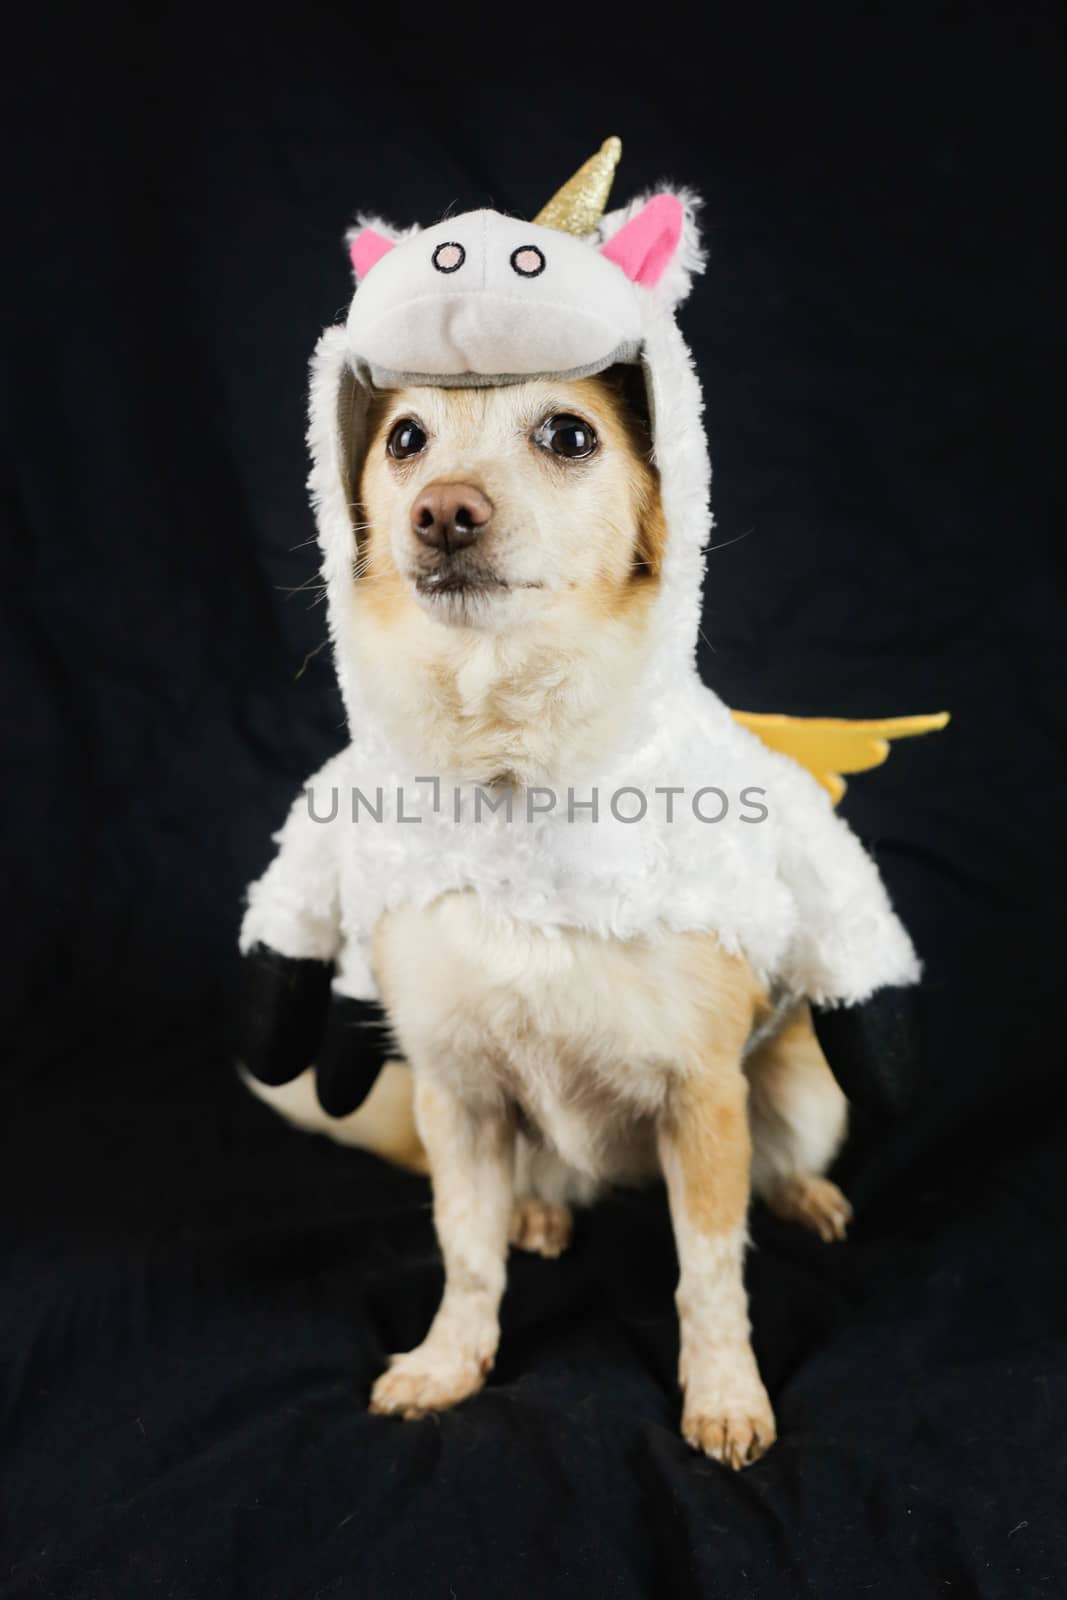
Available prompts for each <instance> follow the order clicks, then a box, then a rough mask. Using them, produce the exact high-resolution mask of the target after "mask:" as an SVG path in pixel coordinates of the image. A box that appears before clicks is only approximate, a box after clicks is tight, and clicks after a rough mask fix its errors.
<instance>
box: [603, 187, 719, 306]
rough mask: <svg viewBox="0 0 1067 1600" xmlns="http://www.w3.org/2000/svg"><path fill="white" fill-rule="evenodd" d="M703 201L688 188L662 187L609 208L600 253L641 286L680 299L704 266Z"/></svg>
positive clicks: (674, 302)
mask: <svg viewBox="0 0 1067 1600" xmlns="http://www.w3.org/2000/svg"><path fill="white" fill-rule="evenodd" d="M699 207H700V201H699V200H698V199H697V197H696V195H694V194H692V193H691V192H690V191H689V190H688V189H661V190H658V191H657V192H656V193H655V194H652V195H642V196H640V197H639V198H638V199H637V200H634V201H632V202H631V203H630V205H628V206H625V207H624V208H623V209H621V210H619V211H611V212H609V213H608V214H607V215H606V216H605V217H604V219H603V221H602V223H601V228H600V236H601V240H602V243H601V246H600V249H601V253H602V254H603V255H605V256H607V258H608V260H609V261H614V262H615V264H616V266H618V267H621V268H622V270H623V272H625V274H626V276H627V277H628V278H629V279H630V280H631V281H632V282H633V283H636V284H638V285H639V286H640V287H641V288H643V289H645V290H647V291H648V292H649V293H652V294H654V295H655V296H656V298H657V300H659V299H662V300H664V301H666V302H667V304H669V305H677V304H678V303H679V302H680V301H682V300H684V299H685V297H686V295H687V294H688V293H689V289H690V285H691V282H692V277H693V274H694V273H695V272H703V270H704V252H703V250H702V249H701V245H700V234H699V230H698V228H697V221H696V217H697V211H698V210H699Z"/></svg>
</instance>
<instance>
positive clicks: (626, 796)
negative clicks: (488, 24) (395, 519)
mask: <svg viewBox="0 0 1067 1600" xmlns="http://www.w3.org/2000/svg"><path fill="white" fill-rule="evenodd" d="M617 155H618V142H617V141H609V142H608V144H607V145H605V147H604V149H603V150H602V151H601V152H600V155H599V156H598V157H594V158H593V161H592V162H591V163H587V164H586V167H585V168H584V169H582V172H580V173H579V174H578V176H577V178H576V179H575V180H572V184H571V185H570V186H569V189H570V191H571V192H570V196H569V199H568V196H567V192H566V191H561V196H559V197H557V198H556V200H555V201H554V202H553V203H552V206H550V207H549V208H546V212H543V213H542V214H541V217H540V218H539V220H538V221H537V222H534V223H529V222H524V221H521V220H519V219H517V218H514V217H509V216H504V215H502V214H500V213H498V212H495V211H490V210H481V211H473V212H469V213H467V214H466V215H463V216H457V217H450V218H448V219H447V220H446V221H444V222H439V223H437V224H435V225H434V226H432V227H429V228H426V229H419V228H412V229H410V230H408V231H407V232H404V233H399V232H395V231H393V230H390V229H388V228H387V227H386V226H385V225H383V224H382V223H380V222H378V221H375V222H373V224H368V225H366V226H363V227H361V228H360V229H358V230H356V231H355V232H354V233H353V234H352V235H351V236H350V251H351V257H352V262H353V265H354V268H355V272H356V278H357V289H356V293H355V295H354V298H353V300H352V305H351V310H350V312H349V315H348V318H347V322H346V323H345V324H344V325H343V326H338V327H332V328H330V329H328V330H327V331H326V332H325V333H324V334H323V336H322V338H321V340H320V342H319V345H318V348H317V350H316V352H315V356H314V360H313V364H312V380H311V413H310V429H309V442H310V447H311V454H312V462H313V465H312V471H311V477H310V486H311V492H312V498H313V501H314V505H315V511H316V516H317V522H318V531H319V540H320V544H321V549H322V571H323V575H324V578H325V582H326V587H327V594H328V600H329V615H330V633H331V638H332V643H333V648H334V655H335V660H336V665H337V672H338V677H339V680H340V685H341V690H342V693H343V697H344V703H345V709H346V713H347V718H348V725H349V733H350V743H349V744H348V745H347V746H346V748H345V749H344V750H342V751H341V752H340V753H339V754H338V755H336V756H335V757H333V759H332V760H331V761H329V762H328V763H327V764H326V766H325V767H324V768H323V769H322V770H321V772H319V773H318V774H316V775H315V776H314V777H313V778H312V779H310V780H309V783H308V785H307V786H306V790H305V792H304V793H303V794H301V795H300V796H299V797H298V799H297V800H296V802H295V803H294V805H293V807H292V810H291V812H290V815H289V818H288V820H287V821H286V823H285V825H284V827H283V828H282V830H281V832H280V834H279V835H278V845H279V849H278V853H277V855H276V856H275V858H274V860H273V862H272V863H271V865H270V866H269V867H268V869H267V871H266V872H265V873H264V875H263V876H262V877H261V878H260V879H259V880H258V881H257V882H256V883H254V884H253V885H252V886H251V888H250V890H249V896H248V907H247V911H246V914H245V917H244V922H243V926H242V930H241V949H242V952H243V953H244V955H245V957H246V963H247V965H248V969H249V972H250V974H251V977H250V984H249V995H250V997H251V998H250V1002H249V1004H248V1006H247V1008H246V1020H245V1039H244V1042H243V1046H242V1056H243V1059H244V1060H245V1062H246V1064H247V1065H248V1067H249V1069H250V1070H251V1071H252V1072H253V1074H254V1075H255V1076H257V1077H260V1078H262V1079H263V1080H264V1081H267V1082H272V1083H278V1082H283V1081H286V1080H287V1079H288V1078H290V1077H292V1076H295V1074H296V1073H297V1072H299V1071H302V1070H303V1069H304V1068H305V1067H306V1066H307V1064H308V1062H309V1061H311V1060H315V1061H316V1062H317V1063H318V1065H319V1072H320V1076H319V1085H320V1096H321V1097H322V1098H323V1099H324V1103H326V1104H327V1108H328V1109H330V1110H332V1111H334V1112H335V1113H340V1112H347V1111H349V1110H351V1109H353V1106H354V1105H355V1104H356V1103H358V1101H359V1099H360V1098H361V1097H362V1095H363V1094H364V1093H365V1092H366V1091H367V1090H368V1089H369V1087H370V1084H371V1083H372V1082H373V1065H368V1064H367V1056H368V1052H367V1049H366V1039H365V1037H364V1038H363V1039H362V1041H361V1036H360V1035H359V1034H353V1033H352V1031H351V1023H352V1021H353V1020H357V1021H358V1020H359V1019H361V1018H364V1017H366V1016H367V1015H368V1014H370V1013H369V1012H368V1009H367V1008H368V1007H369V1006H372V1005H373V1004H374V1003H375V1002H376V1001H377V999H378V994H377V988H376V984H375V979H374V975H373V972H372V968H371V962H370V949H371V942H372V938H373V934H374V929H375V926H376V924H377V922H378V920H379V918H380V916H381V915H382V913H383V912H384V911H386V910H390V909H395V908H396V907H398V906H399V905H401V904H405V903H416V904H418V905H427V904H429V903H430V902H431V901H433V900H436V899H437V898H438V897H439V896H441V895H443V894H446V893H448V892H450V891H454V890H460V889H465V890H471V891H474V892H476V893H478V894H479V895H482V896H485V897H486V898H487V899H490V900H491V901H492V902H493V903H494V905H496V906H498V907H499V908H500V909H501V910H502V911H504V912H506V913H508V914H510V915H511V916H513V917H515V918H518V919H520V920H522V921H525V922H529V923H533V924H535V925H537V926H538V927H540V928H546V929H547V928H552V927H580V928H585V929H587V930H590V931H593V932H596V933H598V934H602V935H604V936H605V937H613V938H620V939H627V938H633V937H638V936H642V937H650V938H655V937H656V936H657V934H658V933H663V932H665V931H682V930H686V929H702V930H706V931H714V932H715V933H716V934H717V935H718V937H719V938H720V940H721V941H722V943H723V944H724V945H725V946H726V947H727V948H728V949H729V950H731V951H738V952H741V953H743V954H744V955H745V956H746V957H747V959H748V960H749V962H750V963H751V965H752V967H753V968H754V970H755V971H756V973H757V974H758V975H759V976H760V978H761V979H762V980H764V981H765V982H766V983H767V984H768V986H769V987H770V989H771V991H772V993H773V994H776V995H778V996H781V997H783V1000H785V1001H792V1000H796V999H807V1000H809V1001H811V1002H813V1003H814V1004H815V1005H816V1006H817V1007H819V1008H824V1009H825V1010H826V1011H828V1012H834V1011H835V1010H836V1008H853V1009H852V1013H851V1014H852V1016H853V1017H856V1016H859V1015H860V1013H859V1011H858V1010H856V1009H855V1008H859V1007H861V1006H862V1003H864V1002H867V1001H869V1000H870V999H871V997H872V996H874V995H875V994H876V993H877V992H879V991H883V990H885V989H887V988H888V989H890V990H892V991H893V992H894V993H896V992H899V990H900V989H901V988H902V987H906V986H909V985H912V984H914V983H915V982H916V981H917V980H918V978H919V973H920V967H919V962H918V959H917V957H916V954H915V951H914V949H913V948H912V944H911V941H910V940H909V938H908V935H907V933H906V932H905V930H904V928H903V927H902V925H901V923H900V921H899V920H898V918H897V917H896V915H895V914H894V912H893V909H892V907H891V905H890V902H889V898H888V896H887V894H886V890H885V888H884V886H883V884H882V881H881V879H880V877H879V874H878V871H877V868H876V867H875V865H874V863H873V861H872V860H871V858H870V857H869V856H868V854H867V853H866V851H865V850H864V849H863V847H862V846H861V844H860V843H859V841H858V840H857V839H856V838H855V836H854V835H853V834H852V832H851V831H850V829H849V828H848V826H847V825H846V824H845V823H844V822H843V821H842V820H841V819H840V818H839V817H837V816H836V815H835V813H834V811H833V808H832V804H831V799H830V797H829V795H828V794H827V793H826V791H825V788H824V787H821V786H820V784H819V782H817V781H816V779H815V778H814V777H813V776H811V774H810V773H809V772H808V771H805V770H804V768H803V767H802V766H800V765H798V764H797V762H796V761H794V760H791V759H790V758H789V757H788V756H786V755H783V754H781V753H779V752H778V751H775V750H773V749H771V748H769V747H768V744H767V743H766V742H765V741H764V739H763V738H760V737H757V736H756V734H754V733H753V732H752V731H750V729H749V728H746V727H745V726H742V724H741V722H740V721H739V720H738V719H737V718H736V717H735V716H734V715H733V714H731V712H730V711H729V710H728V709H727V707H726V706H725V705H723V703H722V702H721V701H720V700H719V699H718V697H717V696H716V695H715V694H714V693H713V692H712V690H711V689H709V688H707V687H706V686H705V685H704V684H703V683H702V682H701V680H700V678H699V676H698V673H697V668H696V659H695V657H696V641H697V634H698V627H699V621H700V607H701V584H702V576H703V570H704V547H705V545H706V542H707V539H708V534H709V530H710V526H711V519H710V513H709V508H708V489H709V477H710V468H709V462H708V455H707V448H706V442H705V437H704V433H703V429H702V425H701V410H702V401H701V393H700V388H699V384H698V381H697V377H696V374H695V372H694V369H693V363H692V360H691V357H690V354H689V351H688V350H687V348H686V345H685V343H684V341H683V339H682V336H681V333H680V331H679V329H678V326H677V323H676V321H675V311H676V308H677V307H678V305H679V304H680V302H681V301H682V300H683V299H684V298H685V296H686V294H687V293H688V291H689V287H690V283H691V279H692V276H693V274H694V273H696V272H699V271H700V270H701V267H702V258H701V253H700V247H699V243H698V239H697V234H696V228H695V223H694V216H693V210H694V208H693V202H692V199H691V197H690V196H689V195H687V194H686V193H684V192H681V193H658V194H656V195H654V196H652V197H651V198H648V199H641V200H637V201H634V202H633V203H632V204H631V205H629V206H628V207H626V208H624V209H622V210H618V211H614V212H611V213H608V214H606V215H603V216H602V217H600V216H599V213H600V211H601V209H602V206H603V199H604V198H605V197H606V187H605V185H604V175H605V172H606V175H607V182H608V183H610V174H611V170H612V169H613V167H614V164H615V161H616V160H617ZM598 191H599V196H598ZM591 196H592V198H590V197H591ZM598 198H599V203H598ZM553 207H555V210H553ZM561 209H562V211H563V212H564V213H565V214H564V216H563V218H562V220H561V216H560V211H561ZM598 217H599V222H598ZM564 229H567V230H569V231H563V230H564ZM617 363H628V364H633V365H636V366H639V368H640V369H641V371H642V373H643V376H644V382H645V386H646V391H647V396H648V403H649V413H650V417H651V425H652V438H653V450H654V460H655V464H656V467H657V470H658V473H659V479H660V487H661V494H662V504H663V511H664V517H665V521H666V527H667V545H666V551H665V556H664V560H663V565H662V571H661V576H660V583H659V588H658V592H657V595H656V598H655V601H654V606H655V614H654V620H653V624H652V626H653V644H652V649H651V652H650V655H649V658H648V662H647V665H646V667H645V669H644V676H643V678H642V680H641V684H640V692H639V693H638V694H637V695H635V696H634V701H635V705H636V707H637V709H636V710H635V712H634V714H633V719H632V721H631V722H630V723H629V724H628V725H627V727H626V731H625V735H624V736H623V737H621V738H620V741H619V744H618V747H617V748H616V749H615V750H614V751H613V752H612V754H611V756H610V758H609V759H608V760H606V761H601V762H600V763H599V764H598V765H596V766H595V767H590V768H589V769H588V770H576V771H575V772H573V773H572V774H567V776H566V780H565V781H566V787H565V788H563V789H554V790H551V791H549V790H537V791H534V790H530V791H528V792H516V793H514V794H509V795H508V796H507V804H506V806H505V805H504V804H502V803H501V798H500V796H498V795H493V796H492V797H489V796H487V794H486V793H485V791H482V790H478V789H477V788H476V786H474V785H471V784H469V783H464V782H462V781H461V780H460V779H459V778H458V777H454V776H453V775H450V774H448V773H438V774H432V775H427V774H424V773H419V772H416V771H413V770H411V768H410V765H409V764H408V763H407V761H406V760H405V759H404V758H403V757H402V756H401V755H400V753H399V752H398V751H396V750H395V749H394V748H392V746H391V744H390V741H389V738H388V736H387V733H386V731H385V729H384V727H383V725H382V723H381V721H380V720H379V719H378V718H377V717H376V715H375V710H374V707H373V705H372V704H371V703H370V701H369V700H368V698H367V697H366V695H365V692H364V686H363V684H362V683H361V682H360V681H359V678H358V675H357V674H356V672H355V670H354V665H353V663H354V653H353V651H352V649H351V647H350V646H351V637H352V635H351V630H352V628H353V627H354V626H355V624H354V621H353V617H352V609H351V607H350V606H349V605H348V604H347V599H348V596H349V594H350V593H351V588H352V585H353V582H354V581H355V582H358V578H355V579H354V576H353V561H354V556H355V528H354V513H353V501H354V492H353V485H354V484H355V482H356V481H357V480H358V476H359V471H360V467H361V463H362V459H363V453H364V450H365V433H364V421H365V417H366V412H367V404H368V399H369V397H370V395H371V394H372V392H373V390H374V389H376V388H383V387H390V386H395V385H401V384H420V385H427V384H428V385H441V386H493V385H501V384H511V383H520V382H522V381H524V380H526V379H528V378H531V377H534V376H554V377H557V378H573V377H579V376H587V375H591V374H595V373H598V372H602V371H604V370H606V369H607V368H608V367H610V366H613V365H615V364H617ZM931 725H934V724H931ZM900 731H909V732H910V731H920V730H919V729H917V728H907V729H903V730H900ZM861 764H863V763H861ZM867 764H871V763H867ZM330 991H332V1001H331V999H330ZM331 1007H332V1009H330V1008H331ZM328 1009H329V1010H330V1018H331V1019H332V1020H331V1021H327V1020H326V1017H327V1010H328ZM338 1019H340V1020H338ZM353 1040H355V1041H356V1043H355V1044H353ZM882 1042H883V1044H884V1039H883V1041H882ZM897 1048H898V1046H896V1045H894V1046H892V1047H891V1052H892V1049H897ZM360 1056H362V1059H364V1066H363V1067H357V1066H356V1065H355V1064H354V1063H355V1062H356V1060H357V1057H360ZM324 1063H325V1065H324ZM832 1064H833V1065H834V1066H835V1069H836V1068H837V1067H838V1062H836V1061H833V1062H832ZM840 1075H841V1074H840V1071H839V1076H840ZM324 1077H325V1080H326V1092H325V1093H323V1084H324ZM844 1087H845V1088H846V1092H854V1086H853V1085H850V1084H849V1083H847V1082H846V1083H845V1084H844ZM889 1097H890V1098H891V1097H892V1096H891V1095H890V1096H889Z"/></svg>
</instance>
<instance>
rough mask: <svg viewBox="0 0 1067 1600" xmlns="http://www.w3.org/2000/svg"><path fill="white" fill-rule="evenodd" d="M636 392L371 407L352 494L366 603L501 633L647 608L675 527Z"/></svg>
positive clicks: (399, 398)
mask: <svg viewBox="0 0 1067 1600" xmlns="http://www.w3.org/2000/svg"><path fill="white" fill-rule="evenodd" d="M635 379H636V374H634V373H632V372H631V373H627V372H626V371H625V370H624V369H621V368H619V369H614V370H613V371H612V372H610V373H607V374H604V375H602V376H600V377H597V378H586V379H579V380H574V381H556V380H550V379H534V380H530V381H528V382H525V383H519V384H514V385H508V386H503V387H500V388H492V389H440V388H414V387H412V388H404V389H395V390H390V391H385V392H383V393H381V394H379V395H377V396H375V399H374V402H373V404H372V407H371V413H370V417H369V419H368V435H369V446H368V450H367V454H366V458H365V462H364V466H363V470H362V473H361V476H360V481H359V485H358V490H357V494H358V500H359V506H360V517H359V521H360V536H359V548H358V561H357V569H356V571H357V591H359V592H361V599H363V600H365V603H366V604H367V605H369V606H371V607H373V608H374V609H375V610H376V611H378V612H379V613H380V614H381V613H385V612H390V611H395V610H396V608H398V607H401V608H403V607H408V606H416V607H418V608H420V609H421V610H422V611H423V612H424V613H425V614H426V615H428V616H429V617H430V618H432V619H434V621H436V622H437V623H439V624H441V625H442V626H443V627H449V628H473V629H478V630H490V631H494V632H501V631H506V630H510V629H512V628H515V627H517V626H521V625H522V624H524V623H528V622H536V621H538V620H540V619H542V618H547V617H548V616H551V615H552V614H553V612H559V611H561V610H562V609H563V608H571V609H573V607H574V605H575V603H577V604H578V606H579V607H583V608H587V609H588V610H589V611H590V612H592V613H595V614H596V615H597V616H600V617H603V616H605V615H612V614H616V613H617V612H618V611H620V610H621V609H624V608H626V607H627V606H628V605H629V604H630V603H632V602H633V601H634V600H635V599H636V598H637V597H638V596H640V595H642V594H646V595H647V593H648V592H649V590H650V588H652V587H654V586H655V584H656V581H657V579H658V575H659V568H660V562H661V558H662V552H663V542H664V527H663V518H662V512H661V509H660V501H659V485H658V479H657V476H656V473H655V470H654V468H653V467H652V466H651V463H650V441H649V432H648V426H647V422H646V421H645V419H644V418H643V416H642V414H641V409H640V404H639V402H638V401H636V400H635V398H634V396H635V389H634V380H635Z"/></svg>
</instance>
